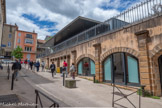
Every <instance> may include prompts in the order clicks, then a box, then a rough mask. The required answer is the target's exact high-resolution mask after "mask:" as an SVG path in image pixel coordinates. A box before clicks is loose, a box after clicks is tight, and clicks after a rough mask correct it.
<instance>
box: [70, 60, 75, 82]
mask: <svg viewBox="0 0 162 108" xmlns="http://www.w3.org/2000/svg"><path fill="white" fill-rule="evenodd" d="M70 72H71V76H72V78H73V80H74V79H75V66H74V63H72V65H71V67H70Z"/></svg>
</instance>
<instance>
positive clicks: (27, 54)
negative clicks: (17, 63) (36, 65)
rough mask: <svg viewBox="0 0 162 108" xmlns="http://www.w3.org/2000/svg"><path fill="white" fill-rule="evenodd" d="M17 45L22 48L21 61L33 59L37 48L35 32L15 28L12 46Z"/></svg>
mask: <svg viewBox="0 0 162 108" xmlns="http://www.w3.org/2000/svg"><path fill="white" fill-rule="evenodd" d="M17 46H20V47H21V48H22V49H23V58H22V61H24V60H32V61H35V60H36V50H37V33H35V32H26V31H21V30H17V31H16V39H15V45H14V47H15V48H16V47H17Z"/></svg>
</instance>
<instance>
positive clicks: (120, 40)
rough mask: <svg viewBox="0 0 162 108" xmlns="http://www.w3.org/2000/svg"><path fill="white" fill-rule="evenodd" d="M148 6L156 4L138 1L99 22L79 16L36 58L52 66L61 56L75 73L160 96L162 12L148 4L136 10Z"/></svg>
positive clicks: (161, 93) (161, 86) (60, 62)
mask: <svg viewBox="0 0 162 108" xmlns="http://www.w3.org/2000/svg"><path fill="white" fill-rule="evenodd" d="M160 3H161V2H160ZM147 5H149V6H156V5H157V4H155V3H153V0H150V1H146V2H143V3H141V4H140V5H139V6H137V7H133V8H131V9H129V10H127V11H125V12H123V13H121V14H120V15H118V16H117V17H113V18H111V19H109V20H106V21H105V22H103V23H101V22H97V21H93V20H90V19H87V18H82V17H78V18H77V19H75V20H74V21H72V22H71V23H70V24H68V25H67V26H66V27H64V28H63V29H62V30H60V31H59V32H58V33H57V34H56V35H55V36H54V37H53V38H52V39H50V40H48V41H47V42H46V43H45V44H44V46H46V47H50V50H49V52H48V53H45V56H42V57H41V58H40V59H42V60H44V61H46V64H47V66H49V64H51V62H54V63H55V64H56V66H57V67H61V66H62V62H63V61H64V60H66V61H67V63H68V67H69V66H70V65H71V64H72V63H75V66H76V69H77V74H78V75H80V76H92V75H94V74H95V76H96V80H98V81H100V82H104V83H109V84H111V83H116V84H124V85H127V87H128V88H129V86H136V85H145V90H147V91H149V92H150V93H152V94H153V95H156V96H162V14H161V12H159V13H157V12H156V13H155V12H154V11H152V10H151V9H150V8H146V9H145V10H141V11H142V13H145V14H143V15H141V13H138V12H137V10H140V6H141V7H142V8H144V7H146V6H147ZM158 5H159V3H158ZM158 5H157V6H158ZM142 8H141V9H142ZM147 9H148V10H147ZM146 10H147V11H146ZM133 11H135V14H132V15H131V13H134V12H133ZM150 13H151V14H150ZM137 14H139V15H137ZM129 15H130V16H129ZM122 18H123V19H122ZM86 24H87V25H86ZM78 25H79V26H78ZM86 63H88V66H86V65H85V64H86Z"/></svg>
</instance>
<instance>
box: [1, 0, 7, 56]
mask: <svg viewBox="0 0 162 108" xmlns="http://www.w3.org/2000/svg"><path fill="white" fill-rule="evenodd" d="M4 23H6V0H0V56H1V55H2V47H1V42H2V31H3V24H4Z"/></svg>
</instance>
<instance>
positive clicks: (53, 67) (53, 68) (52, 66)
mask: <svg viewBox="0 0 162 108" xmlns="http://www.w3.org/2000/svg"><path fill="white" fill-rule="evenodd" d="M55 67H56V66H55V64H54V62H52V64H51V65H50V69H51V73H52V77H54V75H53V74H54V71H55Z"/></svg>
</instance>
